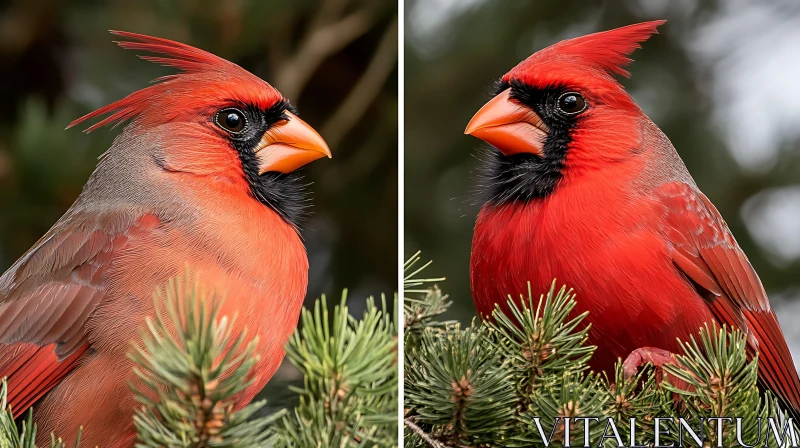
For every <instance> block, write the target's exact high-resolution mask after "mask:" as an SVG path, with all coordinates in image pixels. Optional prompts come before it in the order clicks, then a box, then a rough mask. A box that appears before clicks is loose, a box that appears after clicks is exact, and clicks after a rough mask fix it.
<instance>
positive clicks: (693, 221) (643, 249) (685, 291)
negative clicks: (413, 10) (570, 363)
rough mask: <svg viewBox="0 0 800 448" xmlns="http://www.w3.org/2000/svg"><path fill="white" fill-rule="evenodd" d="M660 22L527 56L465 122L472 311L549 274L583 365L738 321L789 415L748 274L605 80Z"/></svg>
mask: <svg viewBox="0 0 800 448" xmlns="http://www.w3.org/2000/svg"><path fill="white" fill-rule="evenodd" d="M662 23H664V22H663V21H655V22H647V23H640V24H637V25H631V26H627V27H623V28H619V29H616V30H611V31H607V32H602V33H596V34H591V35H588V36H583V37H579V38H576V39H571V40H567V41H563V42H559V43H557V44H555V45H553V46H551V47H548V48H545V49H543V50H541V51H539V52H537V53H535V54H534V55H532V56H531V57H529V58H528V59H526V60H525V61H523V62H522V63H520V64H519V65H517V66H516V67H514V68H513V69H512V70H511V71H510V72H508V73H507V74H506V75H505V76H503V77H502V79H501V81H500V85H499V87H498V88H497V94H496V95H495V97H494V98H493V99H492V100H491V101H489V102H488V103H487V104H486V105H485V106H484V107H483V108H482V109H481V110H480V111H479V112H478V113H477V114H476V115H475V117H474V118H473V119H472V121H471V122H470V123H469V126H468V127H467V130H466V133H467V134H471V135H473V136H475V137H478V138H481V139H483V140H485V141H486V142H488V143H490V144H491V145H493V146H494V147H495V148H496V149H497V151H493V153H492V154H491V156H490V160H489V161H488V164H487V166H486V167H485V168H484V173H483V174H484V175H485V180H486V182H485V183H486V184H487V185H488V187H487V189H488V195H487V200H486V203H485V205H484V206H483V208H482V209H481V211H480V214H479V216H478V220H477V223H476V224H475V234H474V237H473V240H472V257H471V262H470V274H471V275H470V277H471V286H472V294H473V298H474V300H475V306H476V307H477V309H478V312H479V313H480V314H482V315H487V314H489V313H491V311H492V310H493V308H494V306H495V304H496V303H501V304H502V303H503V302H504V300H505V299H504V298H505V297H506V296H507V294H512V295H518V294H519V293H526V292H527V286H526V282H528V281H530V282H531V286H532V288H533V291H545V290H547V289H548V288H549V286H550V284H551V282H552V281H553V279H554V278H556V279H558V282H559V283H564V284H567V285H569V286H570V287H572V288H574V289H575V291H576V292H577V294H578V306H577V307H576V310H575V311H576V312H583V311H589V317H588V322H589V323H591V326H592V329H591V332H590V342H591V343H592V344H594V345H597V351H596V353H595V355H594V357H593V358H592V361H591V362H592V367H593V368H594V369H595V370H605V371H609V370H612V369H613V365H614V363H615V362H616V360H617V358H623V359H625V358H627V357H628V356H629V355H630V354H631V353H632V352H634V351H636V350H637V349H640V348H642V347H652V348H654V349H662V350H668V351H670V352H673V353H675V352H680V348H679V345H678V343H677V342H676V338H681V339H683V340H687V339H688V337H689V336H690V335H694V334H697V333H698V331H699V330H700V328H701V327H703V325H704V324H706V323H708V322H717V323H718V324H726V325H728V327H734V328H738V329H741V330H742V331H744V332H746V333H747V335H748V343H749V344H748V345H749V349H750V353H751V354H753V353H755V352H757V353H758V354H759V381H760V382H761V383H762V385H763V386H764V387H766V388H768V389H770V390H772V391H773V392H774V393H775V394H777V395H778V396H779V397H780V399H781V400H782V402H783V404H784V405H785V406H786V407H787V408H789V410H790V411H794V412H795V413H796V412H797V410H798V409H800V381H799V380H798V377H797V372H796V370H795V368H794V363H793V362H792V357H791V355H790V354H789V349H788V347H787V346H786V341H785V340H784V338H783V334H782V332H781V329H780V326H779V325H778V320H777V318H776V317H775V313H774V312H773V311H772V308H770V305H769V301H768V300H767V296H766V294H765V292H764V288H763V287H762V286H761V282H760V281H759V279H758V276H757V275H756V273H755V271H754V270H753V268H752V266H750V263H749V262H748V260H747V257H746V256H745V254H744V252H742V249H741V248H740V247H739V246H738V245H737V243H736V240H734V238H733V235H731V232H730V230H729V229H728V226H727V225H726V224H725V221H724V220H723V219H722V216H720V214H719V212H718V211H717V209H716V208H714V205H712V204H711V202H710V201H709V200H708V198H706V197H705V196H704V195H703V193H701V192H700V190H699V189H698V188H697V185H696V184H695V182H694V180H693V179H692V176H690V175H689V172H688V171H687V170H686V166H685V165H684V164H683V162H682V161H681V159H680V158H679V157H678V154H677V152H675V149H674V148H673V146H672V144H671V143H670V141H669V139H667V137H666V136H665V135H664V134H663V133H662V132H661V130H660V129H659V128H658V127H657V126H656V125H655V124H653V122H652V121H650V119H649V118H648V117H647V116H646V115H645V114H644V112H642V110H641V109H640V108H639V106H637V105H636V103H634V102H633V99H632V98H631V97H630V96H629V95H628V94H627V93H626V92H625V90H624V89H623V87H622V86H621V85H620V84H619V83H617V81H615V79H614V75H623V76H628V75H629V73H628V72H627V71H625V69H624V68H623V66H625V65H627V64H628V63H630V62H631V60H630V59H629V58H628V55H629V54H630V53H632V52H633V51H634V50H635V49H636V48H640V47H639V43H640V42H643V41H645V40H647V39H648V37H649V36H650V35H651V34H653V33H656V27H658V26H659V25H661V24H662ZM648 350H653V349H648ZM656 351H658V350H656ZM635 356H639V357H640V358H648V357H649V354H647V353H644V354H642V353H638V354H635Z"/></svg>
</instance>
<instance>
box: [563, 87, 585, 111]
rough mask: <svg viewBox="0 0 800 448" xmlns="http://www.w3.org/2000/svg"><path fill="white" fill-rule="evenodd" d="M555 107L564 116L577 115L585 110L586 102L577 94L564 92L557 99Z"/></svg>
mask: <svg viewBox="0 0 800 448" xmlns="http://www.w3.org/2000/svg"><path fill="white" fill-rule="evenodd" d="M556 107H558V110H559V112H561V113H563V114H565V115H577V114H579V113H581V112H583V111H584V110H586V100H584V99H583V96H581V94H580V93H578V92H565V93H562V94H561V96H559V97H558V101H556Z"/></svg>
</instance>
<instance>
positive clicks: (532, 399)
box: [405, 254, 796, 447]
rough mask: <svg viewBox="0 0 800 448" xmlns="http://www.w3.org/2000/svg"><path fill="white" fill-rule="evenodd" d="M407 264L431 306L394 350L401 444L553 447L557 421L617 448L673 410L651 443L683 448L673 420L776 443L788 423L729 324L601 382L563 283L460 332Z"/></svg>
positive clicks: (724, 441)
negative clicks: (401, 374)
mask: <svg viewBox="0 0 800 448" xmlns="http://www.w3.org/2000/svg"><path fill="white" fill-rule="evenodd" d="M418 262H419V254H415V255H414V257H412V259H411V260H410V261H409V263H407V272H408V270H412V273H411V274H410V275H408V276H407V278H406V287H407V288H408V289H411V290H412V291H413V292H412V293H411V295H413V296H414V298H415V300H416V301H415V302H413V308H412V309H418V310H427V311H430V313H429V314H425V313H424V312H421V313H420V315H422V316H424V317H423V318H419V319H414V320H413V325H410V326H409V328H412V331H410V332H409V333H412V336H406V340H409V337H412V338H414V339H413V341H414V343H413V344H406V352H405V368H406V372H405V399H406V402H405V407H406V415H405V422H406V447H424V446H431V447H441V446H453V447H461V446H464V447H467V446H469V447H531V446H535V447H538V446H548V445H549V446H561V445H564V444H565V443H566V437H567V436H566V424H565V422H566V419H570V420H569V422H570V431H569V441H570V442H571V445H572V446H599V445H602V446H617V443H624V444H625V446H628V445H627V444H628V443H629V442H630V439H629V435H630V434H631V431H632V430H634V431H635V436H634V437H633V438H634V443H636V444H638V445H647V444H652V443H653V441H654V436H655V434H656V426H655V419H656V418H657V417H672V418H674V420H669V419H668V420H666V421H660V422H659V425H660V426H659V436H660V442H659V443H660V445H661V446H669V445H670V443H674V444H675V446H677V441H678V437H679V435H678V434H679V431H681V432H682V434H683V442H684V446H689V445H687V444H686V443H687V441H688V440H690V439H689V437H690V436H689V435H688V434H689V433H688V432H687V428H686V427H685V426H682V425H683V424H682V423H680V421H679V420H677V419H679V418H682V419H684V421H685V422H688V424H690V425H692V426H691V429H692V430H693V431H694V432H695V433H697V434H699V435H700V436H703V437H704V438H703V446H709V447H711V446H718V444H721V446H740V442H741V441H739V440H737V436H738V437H741V438H742V441H744V442H745V443H747V444H748V445H750V446H754V445H758V446H764V445H765V444H766V446H770V447H773V446H778V443H777V442H776V436H775V433H776V432H778V433H780V434H779V435H778V436H777V437H783V434H784V432H785V431H786V428H788V426H787V424H788V423H787V420H786V416H785V414H784V413H783V411H782V410H780V408H779V406H778V404H777V401H776V399H775V397H774V396H772V394H770V393H768V392H767V393H762V392H760V391H759V388H758V383H757V380H758V368H757V365H758V364H757V363H758V358H757V357H755V359H751V360H748V358H747V353H746V335H745V334H743V333H742V332H740V331H730V330H729V329H727V328H718V327H716V326H713V325H711V326H707V327H706V328H704V329H701V331H700V332H699V333H698V334H697V335H696V336H692V337H691V338H690V339H689V341H688V342H687V341H684V342H682V343H681V347H682V353H676V354H674V355H675V356H674V360H675V363H674V364H667V365H664V366H663V367H662V368H654V367H653V366H651V365H649V364H646V365H644V366H642V367H640V368H639V369H638V371H636V372H634V373H633V375H630V373H629V375H626V374H625V369H624V368H623V363H622V361H621V360H620V362H618V363H617V365H616V369H615V372H614V374H613V375H612V378H607V377H606V375H605V374H597V373H594V372H592V371H591V370H590V369H589V364H588V362H589V360H590V358H591V356H592V354H593V352H594V349H595V348H594V347H592V346H590V345H589V344H588V342H587V341H588V334H589V332H591V328H589V327H588V326H584V325H581V322H582V320H583V319H584V318H585V317H586V315H587V313H583V314H581V315H577V316H574V314H573V310H574V308H575V306H576V302H575V294H573V293H572V291H571V290H567V289H566V288H565V287H562V288H561V289H558V290H557V289H556V285H555V282H554V283H553V285H552V286H551V288H550V290H549V291H547V292H546V293H545V294H543V295H542V296H541V297H539V299H538V300H534V295H533V293H532V291H530V290H529V291H528V296H527V297H524V296H523V297H520V298H519V299H518V300H512V299H511V298H510V297H509V298H508V301H507V302H506V303H505V306H504V307H503V308H502V310H501V308H500V307H497V308H496V309H495V311H494V312H493V313H492V316H491V318H490V319H488V320H486V321H484V322H473V323H472V325H470V326H469V327H466V328H462V327H461V326H460V325H457V324H452V323H446V324H442V323H439V322H437V321H436V317H437V316H439V315H440V314H441V313H442V312H443V311H444V310H446V306H444V307H443V306H442V303H449V300H446V299H442V298H443V297H446V296H444V295H443V294H441V292H440V291H438V288H436V289H433V287H430V286H429V287H428V288H427V289H415V288H418V287H419V286H424V285H426V283H427V284H430V283H432V282H426V281H416V280H414V278H415V277H416V275H418V274H419V271H420V270H421V269H424V268H425V267H427V266H428V265H429V263H428V264H425V265H423V266H422V267H421V268H420V269H416V270H414V269H413V267H414V266H415V265H416V264H417V263H418ZM441 280H442V279H436V281H441ZM409 285H412V287H411V288H409ZM432 291H436V293H432ZM408 310H409V307H408V305H407V306H406V312H407V313H408ZM571 316H572V317H571ZM407 322H408V320H407ZM727 416H736V417H741V423H740V425H741V429H740V430H738V431H737V429H736V424H734V423H733V422H731V421H720V420H718V419H714V417H727ZM587 417H594V419H589V420H587V419H586V418H587ZM768 418H770V419H772V421H773V422H775V426H776V428H772V427H769V426H768V425H767V419H768ZM631 419H634V420H635V422H636V423H635V427H634V428H631ZM700 419H703V420H700ZM759 419H760V422H761V433H760V434H759V432H758V430H759V425H758V423H759ZM587 425H588V426H587ZM718 425H719V426H718ZM609 428H612V429H611V430H609ZM795 428H796V427H795ZM718 430H719V431H720V432H719V433H718V432H717V431H718ZM795 431H796V429H795ZM767 432H769V434H768V435H767ZM617 437H619V439H617ZM586 439H588V440H586ZM786 441H788V438H785V439H784V443H783V445H784V446H785V443H786ZM690 445H691V446H694V444H693V439H692V440H691V442H690Z"/></svg>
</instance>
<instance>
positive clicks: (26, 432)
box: [0, 378, 81, 448]
mask: <svg viewBox="0 0 800 448" xmlns="http://www.w3.org/2000/svg"><path fill="white" fill-rule="evenodd" d="M80 440H81V435H80V432H79V433H78V437H77V440H76V441H75V448H77V447H78V446H79V444H80ZM49 446H50V448H66V447H65V445H64V442H63V441H62V440H61V439H60V438H56V436H55V435H54V434H50V445H49ZM0 447H2V448H36V423H34V422H33V408H30V410H29V411H28V416H27V417H26V418H25V419H23V420H22V421H21V422H20V425H19V428H18V427H17V424H16V423H15V422H14V414H13V413H12V412H11V409H9V408H8V382H7V381H6V378H3V383H2V389H0Z"/></svg>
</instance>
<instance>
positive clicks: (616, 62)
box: [503, 20, 666, 81]
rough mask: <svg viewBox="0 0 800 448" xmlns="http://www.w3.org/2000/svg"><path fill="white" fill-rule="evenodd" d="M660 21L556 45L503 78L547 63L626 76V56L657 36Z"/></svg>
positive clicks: (625, 27)
mask: <svg viewBox="0 0 800 448" xmlns="http://www.w3.org/2000/svg"><path fill="white" fill-rule="evenodd" d="M664 22H666V20H654V21H652V22H643V23H637V24H634V25H628V26H623V27H621V28H617V29H613V30H609V31H602V32H599V33H594V34H589V35H586V36H581V37H576V38H574V39H568V40H564V41H561V42H558V43H557V44H554V45H551V46H549V47H547V48H544V49H542V50H540V51H537V52H536V53H534V54H533V55H532V56H530V57H529V58H527V59H525V60H524V61H522V62H520V63H519V65H517V66H516V67H514V68H513V69H512V70H511V71H510V72H508V73H507V74H506V75H505V76H504V77H503V79H504V80H506V81H507V80H508V79H510V78H512V77H518V76H519V75H521V74H524V73H526V72H530V71H532V70H541V69H542V68H545V67H547V66H549V65H550V64H556V65H557V66H558V67H561V68H562V69H563V68H564V67H565V66H567V67H568V66H574V67H575V68H580V69H581V70H591V71H594V72H595V73H598V74H601V75H602V76H608V77H613V76H614V75H622V76H625V77H628V76H630V73H628V71H627V70H625V68H624V67H625V66H627V65H628V64H630V63H631V62H633V60H632V59H631V58H630V57H629V56H630V54H631V53H633V52H634V50H636V49H637V48H641V45H640V44H641V43H642V42H644V41H646V40H647V39H648V38H649V37H650V36H651V35H653V34H658V31H657V30H656V28H658V26H659V25H661V24H663V23H664Z"/></svg>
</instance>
